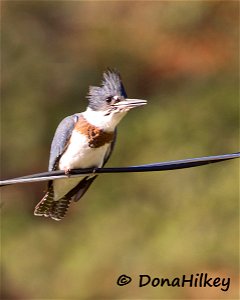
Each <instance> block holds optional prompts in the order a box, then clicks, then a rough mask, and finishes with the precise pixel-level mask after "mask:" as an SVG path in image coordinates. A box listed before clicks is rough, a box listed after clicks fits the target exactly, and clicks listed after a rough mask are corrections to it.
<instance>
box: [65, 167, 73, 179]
mask: <svg viewBox="0 0 240 300" xmlns="http://www.w3.org/2000/svg"><path fill="white" fill-rule="evenodd" d="M64 173H65V175H67V177H70V176H71V169H69V168H64Z"/></svg>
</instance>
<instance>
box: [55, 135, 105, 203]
mask: <svg viewBox="0 0 240 300" xmlns="http://www.w3.org/2000/svg"><path fill="white" fill-rule="evenodd" d="M108 147H109V144H105V145H104V146H102V147H99V148H90V147H89V145H88V141H87V138H86V136H85V135H83V134H80V133H79V132H76V131H73V133H72V137H71V139H70V144H69V146H68V148H67V150H66V151H65V153H64V154H63V155H62V157H61V159H60V161H59V169H60V170H67V169H70V170H71V169H80V168H92V167H102V165H103V163H104V157H105V154H106V152H107V149H108ZM83 178H84V177H78V178H69V179H59V180H54V183H53V184H54V200H55V201H56V200H59V199H60V198H62V197H63V196H65V195H66V193H67V192H69V191H70V190H71V189H73V188H74V187H75V186H76V185H77V184H78V183H79V182H80V181H81V180H82V179H83Z"/></svg>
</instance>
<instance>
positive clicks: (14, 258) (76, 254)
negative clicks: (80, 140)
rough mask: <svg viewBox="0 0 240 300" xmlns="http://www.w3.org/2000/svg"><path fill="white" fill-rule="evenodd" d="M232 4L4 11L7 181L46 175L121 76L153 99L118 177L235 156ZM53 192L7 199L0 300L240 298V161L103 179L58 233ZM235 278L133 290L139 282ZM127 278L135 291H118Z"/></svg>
mask: <svg viewBox="0 0 240 300" xmlns="http://www.w3.org/2000/svg"><path fill="white" fill-rule="evenodd" d="M238 11H239V3H238V2H237V1H229V2H226V1H196V2H190V1H176V2H174V1H170V2H168V1H161V2H154V1H153V2H141V1H139V2H138V1H136V2H132V1H129V2H128V1H126V2H125V1H121V2H120V1H117V2H115V1H114V2H108V1H107V2H97V1H96V2H95V1H89V2H87V1H85V2H84V1H83V2H78V1H69V2H67V1H3V2H2V111H1V117H2V177H4V178H11V177H16V176H20V175H25V174H30V173H35V172H41V171H45V170H46V169H47V164H48V153H49V148H50V143H51V139H52V136H53V134H54V130H55V128H56V126H57V124H58V123H59V122H60V120H61V119H62V118H64V117H65V116H67V115H70V114H73V113H75V112H80V111H83V110H84V109H85V107H86V105H87V100H86V98H85V96H86V94H87V92H88V86H89V85H97V84H99V83H100V81H101V73H102V71H103V70H104V69H105V68H106V67H108V66H109V67H115V68H117V69H118V70H119V71H120V72H121V74H122V77H123V81H124V84H125V87H126V90H127V92H128V95H129V97H133V98H143V99H148V105H147V106H146V107H144V108H141V109H138V110H135V111H132V112H130V113H129V115H128V116H127V117H126V118H125V119H124V120H123V121H122V123H121V124H120V126H119V131H118V132H119V134H118V142H117V145H116V148H115V151H114V154H113V156H112V158H111V160H110V162H109V163H108V165H111V166H125V165H133V164H135V165H136V164H143V163H151V162H157V161H165V160H172V159H181V158H190V157H197V156H205V155H215V154H224V153H231V152H236V151H237V149H238V118H239V116H238V105H239V103H238V100H239V84H238V81H239V78H238V73H239V69H238V68H239V58H238V54H239V49H238V48H239V29H238V24H239V13H238ZM44 186H45V185H44V184H42V183H39V184H32V185H30V184H28V185H15V186H11V187H6V188H3V189H2V211H3V213H2V216H3V218H2V228H3V230H2V267H3V272H2V287H3V295H2V299H35V298H38V299H50V298H51V299H60V298H61V299H73V298H74V299H123V298H124V299H126V298H128V299H140V298H141V299H145V298H149V299H150V298H155V299H164V298H168V299H170V298H185V299H186V298H211V299H217V298H218V299H233V298H237V293H238V290H239V278H238V265H239V264H238V259H239V243H238V237H239V232H238V231H239V229H238V225H239V224H238V222H239V216H238V213H239V204H238V162H237V161H235V162H234V161H231V162H225V163H222V164H219V165H210V166H205V167H201V168H193V169H187V170H178V171H171V172H163V173H151V174H150V173H148V174H144V173H142V174H138V173H137V174H116V175H103V176H100V177H99V178H98V179H97V181H96V183H94V185H93V186H92V188H91V189H90V190H89V192H88V193H87V194H86V196H85V197H84V198H83V199H82V200H81V201H80V202H79V203H77V204H76V205H72V207H71V209H70V212H69V214H68V216H67V217H66V219H64V220H63V221H62V222H54V221H52V220H48V219H43V218H37V217H34V216H33V215H32V213H33V208H34V206H35V205H36V203H37V202H38V201H39V200H40V199H41V197H42V195H43V190H44ZM200 272H208V273H209V274H211V275H212V276H215V277H218V276H219V277H231V287H230V290H229V291H228V292H222V291H221V290H220V288H206V289H200V288H199V289H196V288H184V289H180V288H170V287H169V288H152V287H145V288H142V289H140V288H138V287H137V283H136V280H137V278H138V275H139V274H149V275H152V276H158V277H159V276H160V277H169V278H174V277H176V276H178V275H180V274H191V273H193V274H196V273H200ZM121 274H128V275H130V276H133V278H134V279H135V282H134V280H133V283H132V284H130V285H128V286H125V287H118V286H117V285H116V280H117V278H118V276H120V275H121Z"/></svg>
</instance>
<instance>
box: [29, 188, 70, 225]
mask: <svg viewBox="0 0 240 300" xmlns="http://www.w3.org/2000/svg"><path fill="white" fill-rule="evenodd" d="M70 202H71V198H68V197H66V196H64V197H63V198H61V199H59V200H58V201H54V191H53V184H52V183H50V184H49V187H48V191H47V193H46V194H45V196H44V197H43V199H42V200H41V201H40V202H39V203H38V204H37V206H36V207H35V210H34V215H35V216H44V217H50V218H52V219H53V220H56V221H60V220H61V219H63V218H64V216H65V214H66V212H67V210H68V207H69V205H70Z"/></svg>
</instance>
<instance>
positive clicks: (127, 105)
mask: <svg viewBox="0 0 240 300" xmlns="http://www.w3.org/2000/svg"><path fill="white" fill-rule="evenodd" d="M146 104H147V100H142V99H124V100H122V101H120V102H117V103H115V104H114V106H115V107H119V108H123V109H131V108H134V107H138V106H142V105H146Z"/></svg>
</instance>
